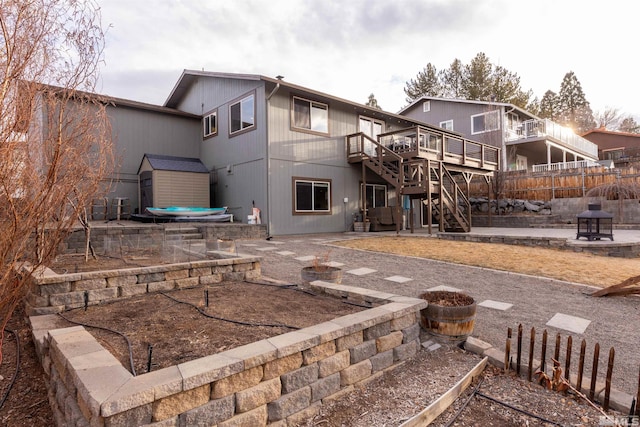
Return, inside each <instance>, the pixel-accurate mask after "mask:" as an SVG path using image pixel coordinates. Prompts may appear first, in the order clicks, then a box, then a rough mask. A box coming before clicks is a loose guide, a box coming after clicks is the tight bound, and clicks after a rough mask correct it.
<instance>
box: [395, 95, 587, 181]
mask: <svg viewBox="0 0 640 427" xmlns="http://www.w3.org/2000/svg"><path fill="white" fill-rule="evenodd" d="M399 114H401V115H403V116H407V117H410V118H412V119H415V120H420V121H422V122H425V123H429V124H431V125H434V126H439V127H441V128H443V129H448V130H451V131H455V132H460V133H462V134H463V135H465V136H466V137H467V138H470V139H473V140H475V141H478V142H481V143H484V144H488V145H492V146H494V147H498V148H500V149H501V151H502V159H501V164H502V170H505V171H506V170H529V171H533V172H539V171H548V170H558V169H567V168H574V167H588V166H596V165H597V161H598V147H597V146H596V145H595V144H593V143H591V142H590V141H588V140H586V139H584V138H582V137H580V136H578V135H576V134H575V133H573V131H571V130H570V129H568V128H565V127H562V126H560V125H558V124H557V123H554V122H553V121H551V120H548V119H540V118H538V117H536V116H534V115H533V114H530V113H528V112H527V111H525V110H523V109H521V108H518V107H516V106H515V105H513V104H507V103H501V102H485V101H470V100H464V99H450V98H437V97H429V96H423V97H421V98H419V99H417V100H415V101H414V102H413V103H411V104H410V105H408V106H407V107H405V108H403V109H402V111H400V113H399Z"/></svg>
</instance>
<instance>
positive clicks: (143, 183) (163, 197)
mask: <svg viewBox="0 0 640 427" xmlns="http://www.w3.org/2000/svg"><path fill="white" fill-rule="evenodd" d="M138 181H139V185H140V187H139V188H140V197H139V200H140V212H141V213H142V212H144V210H145V209H146V208H148V207H155V208H166V207H169V206H186V207H203V208H208V207H210V206H209V200H210V199H209V170H208V169H207V167H206V166H205V165H204V164H203V163H202V162H201V161H200V159H195V158H189V157H175V156H164V155H159V154H149V153H145V155H144V156H143V157H142V162H141V163H140V167H139V168H138Z"/></svg>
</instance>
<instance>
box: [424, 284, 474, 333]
mask: <svg viewBox="0 0 640 427" xmlns="http://www.w3.org/2000/svg"><path fill="white" fill-rule="evenodd" d="M420 298H422V299H424V300H425V301H427V303H428V304H429V305H428V306H427V308H425V309H422V310H420V326H422V328H423V329H424V330H425V331H427V332H429V333H430V334H432V335H434V336H437V337H442V338H445V339H447V340H451V341H464V340H465V339H466V338H467V337H468V336H469V335H471V334H472V333H473V326H474V325H475V321H476V302H475V300H474V299H473V298H472V297H470V296H469V295H466V294H463V293H460V292H450V291H433V292H425V293H423V294H422V295H420Z"/></svg>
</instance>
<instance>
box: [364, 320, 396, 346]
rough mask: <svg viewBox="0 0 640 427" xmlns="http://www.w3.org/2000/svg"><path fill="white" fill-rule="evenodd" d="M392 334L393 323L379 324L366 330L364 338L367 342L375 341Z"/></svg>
mask: <svg viewBox="0 0 640 427" xmlns="http://www.w3.org/2000/svg"><path fill="white" fill-rule="evenodd" d="M389 333H391V322H390V321H389V322H383V323H378V324H377V325H374V326H371V327H370V328H366V329H365V330H364V332H363V337H364V340H365V341H369V340H375V339H377V338H380V337H382V336H384V335H389Z"/></svg>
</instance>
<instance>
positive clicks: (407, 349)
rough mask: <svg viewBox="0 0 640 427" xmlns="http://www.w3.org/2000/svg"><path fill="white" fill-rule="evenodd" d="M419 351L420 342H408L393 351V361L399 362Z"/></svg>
mask: <svg viewBox="0 0 640 427" xmlns="http://www.w3.org/2000/svg"><path fill="white" fill-rule="evenodd" d="M419 349H420V342H419V341H418V340H415V341H410V342H408V343H406V344H402V345H400V346H398V347H396V348H394V349H393V360H394V361H395V362H401V361H403V360H407V359H409V358H411V357H413V356H414V355H415V354H416V353H417V352H418V350H419Z"/></svg>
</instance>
